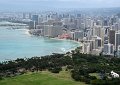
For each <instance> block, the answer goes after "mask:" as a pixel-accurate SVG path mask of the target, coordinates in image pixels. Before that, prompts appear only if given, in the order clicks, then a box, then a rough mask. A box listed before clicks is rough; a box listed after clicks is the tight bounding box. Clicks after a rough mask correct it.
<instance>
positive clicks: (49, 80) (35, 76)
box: [0, 71, 86, 85]
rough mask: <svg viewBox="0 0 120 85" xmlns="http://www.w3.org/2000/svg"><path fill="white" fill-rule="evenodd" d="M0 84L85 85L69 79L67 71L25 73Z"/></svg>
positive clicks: (6, 79)
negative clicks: (57, 72)
mask: <svg viewBox="0 0 120 85" xmlns="http://www.w3.org/2000/svg"><path fill="white" fill-rule="evenodd" d="M0 85H86V84H84V83H82V82H76V81H74V80H72V79H71V77H70V75H69V72H65V71H62V72H60V73H59V74H53V73H50V72H48V71H43V72H38V73H27V74H24V75H20V76H16V77H12V78H5V79H4V80H1V81H0Z"/></svg>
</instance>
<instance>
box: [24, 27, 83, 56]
mask: <svg viewBox="0 0 120 85" xmlns="http://www.w3.org/2000/svg"><path fill="white" fill-rule="evenodd" d="M29 31H30V30H29V29H26V34H28V35H32V34H30V33H29ZM41 37H43V38H48V39H52V40H61V41H65V40H66V41H70V42H74V43H77V44H78V45H77V46H75V47H74V48H70V49H68V51H66V49H65V48H63V49H62V50H61V51H65V52H63V53H64V54H66V53H67V52H71V51H72V50H75V49H76V48H77V47H81V46H82V43H81V42H79V41H76V40H70V39H65V38H64V39H60V38H58V37H55V38H49V37H45V36H41ZM59 53H61V52H59Z"/></svg>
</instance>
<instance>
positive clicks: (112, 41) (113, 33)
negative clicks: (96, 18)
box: [109, 30, 115, 45]
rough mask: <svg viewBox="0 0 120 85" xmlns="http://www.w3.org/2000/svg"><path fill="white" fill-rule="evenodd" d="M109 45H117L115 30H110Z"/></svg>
mask: <svg viewBox="0 0 120 85" xmlns="http://www.w3.org/2000/svg"><path fill="white" fill-rule="evenodd" d="M109 43H110V44H113V45H115V30H109Z"/></svg>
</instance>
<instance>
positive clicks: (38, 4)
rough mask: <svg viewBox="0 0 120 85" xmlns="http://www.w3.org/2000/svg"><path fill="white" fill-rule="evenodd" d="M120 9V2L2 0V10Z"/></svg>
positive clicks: (0, 7) (114, 0)
mask: <svg viewBox="0 0 120 85" xmlns="http://www.w3.org/2000/svg"><path fill="white" fill-rule="evenodd" d="M108 7H120V0H0V10H16V9H18V10H21V9H23V10H27V9H28V10H30V9H43V8H108Z"/></svg>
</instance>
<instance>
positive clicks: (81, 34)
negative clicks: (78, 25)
mask: <svg viewBox="0 0 120 85" xmlns="http://www.w3.org/2000/svg"><path fill="white" fill-rule="evenodd" d="M83 37H84V32H83V31H75V32H74V39H75V40H78V39H83Z"/></svg>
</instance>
